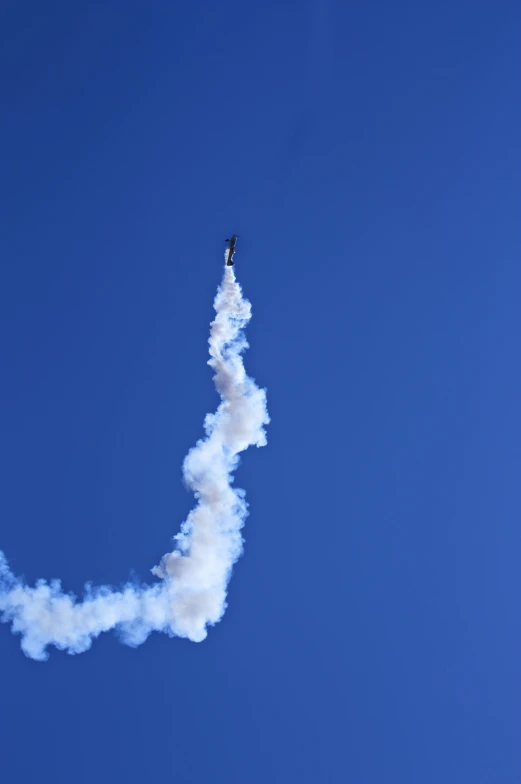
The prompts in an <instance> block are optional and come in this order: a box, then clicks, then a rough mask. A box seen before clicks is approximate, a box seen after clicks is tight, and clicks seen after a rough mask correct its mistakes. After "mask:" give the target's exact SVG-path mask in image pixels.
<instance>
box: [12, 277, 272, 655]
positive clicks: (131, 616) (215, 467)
mask: <svg viewBox="0 0 521 784" xmlns="http://www.w3.org/2000/svg"><path fill="white" fill-rule="evenodd" d="M214 307H215V310H216V313H217V315H216V318H215V320H214V321H213V322H212V325H211V331H210V339H209V344H210V357H211V358H210V360H209V362H208V364H209V365H211V367H212V368H213V369H214V370H215V376H214V381H215V385H216V388H217V391H218V392H219V394H220V396H221V403H220V405H219V407H218V409H217V411H216V412H215V414H208V415H207V417H206V419H205V423H204V427H205V431H206V437H205V438H204V439H202V440H201V441H198V443H197V444H196V446H195V447H193V449H191V450H190V452H189V453H188V455H187V456H186V458H185V461H184V466H183V470H184V477H185V480H186V482H187V484H188V486H189V487H190V488H191V489H192V490H193V491H194V494H195V497H196V499H197V505H196V507H195V509H193V510H192V511H191V512H190V514H189V515H188V518H187V519H186V521H185V522H184V523H183V524H182V526H181V533H179V534H177V536H176V537H175V539H176V540H177V542H176V548H175V550H174V551H173V552H171V553H167V554H166V555H164V556H163V558H162V559H161V563H160V564H159V566H156V567H154V569H152V572H153V573H154V574H155V575H156V576H157V577H159V578H160V582H159V583H156V584H155V585H151V586H137V585H135V584H128V585H126V586H125V587H124V588H123V589H122V590H120V591H117V590H114V589H112V588H109V587H107V586H102V587H99V588H92V587H90V586H86V588H85V595H84V598H83V600H82V601H78V600H77V599H76V597H75V596H74V595H72V594H69V593H64V591H63V590H62V587H61V584H60V582H59V581H57V580H55V581H52V582H46V581H45V580H40V581H38V582H37V583H36V585H35V586H34V587H31V586H28V585H25V584H24V583H23V582H22V581H21V580H19V579H17V578H16V577H15V576H14V575H13V574H12V572H11V571H10V569H9V567H8V565H7V561H6V559H5V556H4V555H3V554H2V553H1V552H0V619H1V620H2V621H4V622H8V623H10V624H11V627H12V630H13V632H14V633H17V634H20V635H21V636H22V643H21V644H22V649H23V650H24V652H25V653H26V654H27V656H30V657H31V658H33V659H40V660H43V659H46V658H47V655H48V654H47V646H49V645H55V646H56V647H57V648H60V649H62V650H66V651H67V652H68V653H81V652H83V651H85V650H87V649H88V648H90V646H91V644H92V640H93V638H95V637H97V636H98V635H99V634H101V632H105V631H109V630H110V629H116V630H117V631H118V633H119V635H120V637H121V639H122V640H123V642H125V643H127V644H128V645H140V644H141V643H142V642H144V641H145V640H146V638H147V637H148V635H149V634H150V633H151V632H153V631H160V632H165V633H166V634H169V635H170V636H178V637H187V638H188V639H190V640H193V641H194V642H199V641H201V640H203V639H204V638H205V637H206V634H207V632H206V627H207V626H208V625H211V624H215V623H217V622H218V621H219V620H220V619H221V618H222V616H223V613H224V611H225V609H226V588H227V585H228V581H229V579H230V574H231V569H232V566H233V564H234V563H235V561H236V560H237V558H238V557H239V556H240V554H241V551H242V536H241V528H242V526H243V524H244V520H245V518H246V515H247V505H246V502H245V500H244V492H243V491H242V490H238V489H234V488H233V487H232V486H231V482H232V472H233V471H234V469H235V468H236V467H237V464H238V462H239V454H240V453H241V452H242V451H244V450H245V449H247V448H248V447H249V446H264V445H265V444H266V436H265V432H264V425H266V424H267V423H268V422H269V417H268V413H267V409H266V394H265V391H264V390H262V389H259V388H258V387H257V386H256V384H255V382H254V381H253V380H252V379H251V378H249V377H248V376H247V375H246V373H245V370H244V365H243V361H242V357H241V354H242V352H243V351H244V349H245V348H247V346H248V344H247V343H246V340H245V337H244V332H243V329H244V327H245V326H246V324H247V323H248V321H249V320H250V318H251V305H250V303H249V302H248V301H247V300H245V299H243V297H242V293H241V287H240V286H239V284H238V283H237V281H236V280H235V274H234V271H233V268H232V267H225V270H224V278H223V281H222V283H221V286H220V287H219V289H218V291H217V296H216V298H215V303H214Z"/></svg>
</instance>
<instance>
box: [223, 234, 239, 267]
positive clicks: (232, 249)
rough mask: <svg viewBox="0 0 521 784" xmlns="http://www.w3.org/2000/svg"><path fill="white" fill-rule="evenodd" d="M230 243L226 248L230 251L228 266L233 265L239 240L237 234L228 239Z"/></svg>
mask: <svg viewBox="0 0 521 784" xmlns="http://www.w3.org/2000/svg"><path fill="white" fill-rule="evenodd" d="M226 242H227V243H228V245H227V246H226V250H227V251H228V256H227V257H226V266H227V267H233V254H234V253H235V243H236V242H237V234H234V235H233V236H232V237H230V239H229V240H226Z"/></svg>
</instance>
